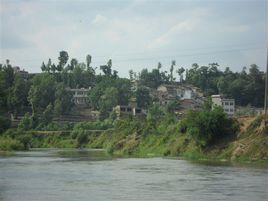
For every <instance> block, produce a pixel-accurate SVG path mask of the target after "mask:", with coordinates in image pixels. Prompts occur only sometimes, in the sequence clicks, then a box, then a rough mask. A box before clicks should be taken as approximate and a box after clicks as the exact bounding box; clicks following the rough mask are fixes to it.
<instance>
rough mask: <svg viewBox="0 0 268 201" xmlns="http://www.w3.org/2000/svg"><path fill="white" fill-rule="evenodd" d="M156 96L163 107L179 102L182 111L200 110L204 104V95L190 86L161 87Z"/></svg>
mask: <svg viewBox="0 0 268 201" xmlns="http://www.w3.org/2000/svg"><path fill="white" fill-rule="evenodd" d="M156 96H157V99H158V102H159V104H160V105H162V106H165V105H168V104H169V103H171V102H173V101H179V102H180V110H181V111H184V110H188V109H195V108H198V107H200V106H201V105H202V104H203V102H204V96H203V93H202V92H201V91H200V90H199V89H198V88H196V87H193V86H190V85H181V84H180V85H178V84H174V85H160V86H159V87H158V88H157V92H156Z"/></svg>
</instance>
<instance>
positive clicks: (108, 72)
mask: <svg viewBox="0 0 268 201" xmlns="http://www.w3.org/2000/svg"><path fill="white" fill-rule="evenodd" d="M100 69H101V70H102V72H103V73H104V75H106V76H111V75H112V60H111V59H109V61H108V62H107V65H102V66H100Z"/></svg>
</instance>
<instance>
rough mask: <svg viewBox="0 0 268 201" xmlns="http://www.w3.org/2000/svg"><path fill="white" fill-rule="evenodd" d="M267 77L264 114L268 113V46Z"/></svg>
mask: <svg viewBox="0 0 268 201" xmlns="http://www.w3.org/2000/svg"><path fill="white" fill-rule="evenodd" d="M265 77H266V79H265V93H264V114H265V116H266V115H267V107H268V103H267V102H268V97H267V96H268V48H267V63H266V76H265Z"/></svg>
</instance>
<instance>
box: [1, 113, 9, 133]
mask: <svg viewBox="0 0 268 201" xmlns="http://www.w3.org/2000/svg"><path fill="white" fill-rule="evenodd" d="M10 126H11V121H10V119H8V118H6V117H2V116H0V134H1V133H3V132H4V131H5V130H7V129H8V128H9V127H10Z"/></svg>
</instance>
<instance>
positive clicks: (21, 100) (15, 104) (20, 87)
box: [8, 75, 29, 116]
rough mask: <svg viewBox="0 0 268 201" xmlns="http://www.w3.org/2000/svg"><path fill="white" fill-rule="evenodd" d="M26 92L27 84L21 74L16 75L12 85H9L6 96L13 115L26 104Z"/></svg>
mask: <svg viewBox="0 0 268 201" xmlns="http://www.w3.org/2000/svg"><path fill="white" fill-rule="evenodd" d="M28 92H29V85H28V84H27V83H26V81H25V80H23V78H22V77H21V76H19V75H16V76H15V81H14V85H13V86H12V87H11V89H10V93H9V96H8V105H9V109H10V110H11V111H13V112H14V114H15V116H16V115H17V114H18V113H19V112H22V111H23V108H24V107H25V106H27V105H28V100H27V96H28Z"/></svg>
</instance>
